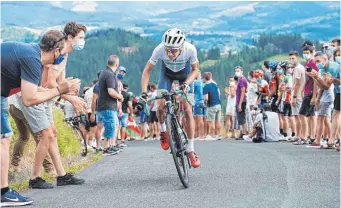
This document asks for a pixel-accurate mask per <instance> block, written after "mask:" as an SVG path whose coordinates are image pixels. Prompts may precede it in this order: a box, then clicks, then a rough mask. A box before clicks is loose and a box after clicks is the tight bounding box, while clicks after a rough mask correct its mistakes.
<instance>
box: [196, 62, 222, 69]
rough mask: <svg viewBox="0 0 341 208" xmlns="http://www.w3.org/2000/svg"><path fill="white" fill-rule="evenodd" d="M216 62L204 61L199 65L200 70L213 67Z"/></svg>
mask: <svg viewBox="0 0 341 208" xmlns="http://www.w3.org/2000/svg"><path fill="white" fill-rule="evenodd" d="M217 62H218V60H206V61H204V62H202V63H200V69H204V68H207V67H210V66H213V65H214V64H216V63H217Z"/></svg>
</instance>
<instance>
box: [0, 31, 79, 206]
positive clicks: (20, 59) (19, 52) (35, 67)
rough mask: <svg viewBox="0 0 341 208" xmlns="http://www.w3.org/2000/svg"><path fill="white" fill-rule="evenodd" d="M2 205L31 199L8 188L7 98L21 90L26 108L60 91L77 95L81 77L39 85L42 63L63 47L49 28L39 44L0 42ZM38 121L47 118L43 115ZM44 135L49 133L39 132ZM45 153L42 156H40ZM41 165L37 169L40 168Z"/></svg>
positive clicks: (61, 38) (62, 40)
mask: <svg viewBox="0 0 341 208" xmlns="http://www.w3.org/2000/svg"><path fill="white" fill-rule="evenodd" d="M0 46H1V205H2V206H18V205H27V204H31V203H32V202H33V201H32V200H31V199H30V198H27V197H23V196H22V195H20V194H19V193H18V192H16V191H14V190H13V189H11V188H9V187H8V168H9V146H10V139H11V137H12V135H13V132H12V129H11V126H10V123H9V118H8V104H7V98H8V97H9V96H11V95H13V94H15V93H18V92H20V91H21V96H22V102H23V104H24V105H25V107H28V106H33V105H38V104H40V103H43V102H46V101H48V100H50V99H52V98H54V97H57V96H60V95H62V94H66V93H69V94H73V95H75V94H77V92H78V90H79V87H80V80H78V79H68V80H66V81H64V82H62V83H60V85H59V86H58V87H54V88H51V89H44V88H41V87H39V84H40V81H41V77H42V69H43V65H47V64H53V63H54V62H55V61H56V59H58V58H59V57H60V56H61V54H62V53H61V51H62V50H63V48H64V47H65V36H64V34H63V33H62V32H60V31H56V30H50V31H48V32H46V33H45V34H44V36H43V37H42V39H41V40H40V43H39V45H38V44H27V43H20V42H5V43H2V44H1V45H0ZM41 119H42V120H40V121H39V122H41V123H43V122H44V121H46V123H48V121H47V120H48V119H47V117H46V116H45V117H44V118H41ZM42 134H43V135H51V134H49V132H46V131H44V132H42ZM40 143H43V142H40ZM43 145H45V144H43ZM38 146H39V145H38ZM45 156H46V152H45V154H44V155H43V159H44V158H45ZM41 166H42V164H40V166H39V168H41Z"/></svg>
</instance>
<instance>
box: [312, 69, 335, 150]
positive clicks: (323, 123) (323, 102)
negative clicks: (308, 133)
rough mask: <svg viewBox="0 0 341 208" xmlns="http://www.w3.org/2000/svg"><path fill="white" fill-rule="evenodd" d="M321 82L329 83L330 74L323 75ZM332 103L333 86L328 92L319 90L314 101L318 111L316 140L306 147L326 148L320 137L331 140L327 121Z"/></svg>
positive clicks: (329, 124)
mask: <svg viewBox="0 0 341 208" xmlns="http://www.w3.org/2000/svg"><path fill="white" fill-rule="evenodd" d="M322 76H323V77H322V81H324V82H326V83H329V82H330V81H331V74H329V73H324V74H323V75H322ZM333 101H334V85H330V87H329V89H328V90H322V89H320V90H319V92H318V96H317V101H316V110H317V111H318V120H317V126H318V127H319V128H317V131H316V140H315V141H314V142H313V143H312V144H310V145H309V146H307V147H310V148H320V147H321V145H322V147H323V148H328V143H327V142H324V143H321V139H322V135H323V136H324V138H325V140H326V141H328V139H329V138H331V128H332V127H331V122H330V119H329V112H330V111H331V107H332V103H333Z"/></svg>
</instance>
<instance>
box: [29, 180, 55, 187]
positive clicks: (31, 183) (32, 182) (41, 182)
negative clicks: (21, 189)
mask: <svg viewBox="0 0 341 208" xmlns="http://www.w3.org/2000/svg"><path fill="white" fill-rule="evenodd" d="M28 186H29V188H31V189H51V188H53V185H52V183H48V182H46V181H45V180H44V179H42V178H41V177H37V178H35V179H33V180H31V179H30V180H29V181H28Z"/></svg>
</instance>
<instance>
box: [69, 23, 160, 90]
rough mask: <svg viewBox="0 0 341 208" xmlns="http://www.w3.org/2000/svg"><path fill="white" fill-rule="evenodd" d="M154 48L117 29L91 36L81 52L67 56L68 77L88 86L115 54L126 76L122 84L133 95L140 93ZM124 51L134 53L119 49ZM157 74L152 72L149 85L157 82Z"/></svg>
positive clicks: (153, 43)
mask: <svg viewBox="0 0 341 208" xmlns="http://www.w3.org/2000/svg"><path fill="white" fill-rule="evenodd" d="M157 44H158V43H157V42H154V41H151V40H148V39H146V38H141V37H140V36H139V35H137V34H134V33H131V32H126V31H124V30H120V29H111V30H106V31H98V32H95V33H92V34H91V35H89V36H87V38H86V44H85V47H84V49H83V50H81V51H76V52H73V53H72V54H70V57H69V59H68V64H67V76H73V77H79V78H81V80H82V84H85V85H88V84H90V83H91V82H92V80H93V79H95V78H97V72H98V71H99V70H102V69H104V68H105V67H106V61H107V57H108V56H109V55H110V54H117V55H118V56H119V57H120V65H121V66H124V67H125V68H126V69H127V72H128V73H127V76H126V77H125V78H124V80H123V82H124V83H127V84H128V85H129V87H130V90H131V91H133V92H134V93H140V91H141V90H140V86H141V85H140V78H141V75H142V71H143V69H144V67H145V65H146V63H147V61H148V60H149V58H150V56H151V54H152V52H153V50H154V48H155V47H156V45H157ZM127 47H132V48H134V50H136V52H134V53H132V54H127V53H125V52H124V51H123V50H122V49H123V48H127ZM158 72H159V71H158V70H154V72H153V73H152V79H151V81H154V82H155V81H157V80H158V75H159V73H158Z"/></svg>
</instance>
